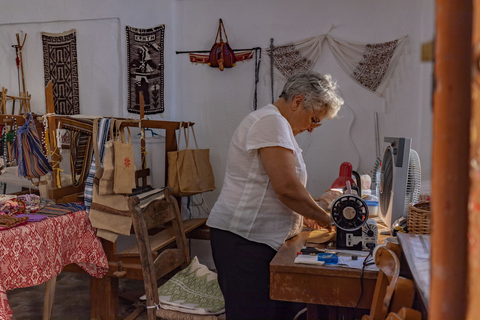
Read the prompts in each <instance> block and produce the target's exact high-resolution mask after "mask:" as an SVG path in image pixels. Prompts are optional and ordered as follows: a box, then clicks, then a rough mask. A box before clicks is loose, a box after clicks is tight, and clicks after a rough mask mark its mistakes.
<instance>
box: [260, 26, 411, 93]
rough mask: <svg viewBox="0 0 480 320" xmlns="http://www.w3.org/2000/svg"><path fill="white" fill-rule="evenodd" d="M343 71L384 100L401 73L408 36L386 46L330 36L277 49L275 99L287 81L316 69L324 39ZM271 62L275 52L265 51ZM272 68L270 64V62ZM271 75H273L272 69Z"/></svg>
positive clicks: (274, 61) (274, 59) (385, 43)
mask: <svg viewBox="0 0 480 320" xmlns="http://www.w3.org/2000/svg"><path fill="white" fill-rule="evenodd" d="M325 39H327V42H326V43H327V44H328V47H329V48H330V50H331V52H332V54H333V55H334V57H335V59H336V60H337V62H338V64H339V65H340V67H342V69H343V70H344V71H345V72H346V73H347V74H348V75H349V76H350V77H351V78H352V79H353V80H354V81H356V82H357V83H358V84H360V85H362V86H363V87H364V88H366V89H368V90H370V91H372V92H374V93H376V94H377V95H379V96H381V97H384V94H385V91H386V89H387V88H388V87H389V84H390V82H391V79H392V78H394V77H395V76H396V74H397V72H396V70H397V69H399V68H400V67H399V62H400V60H401V59H400V58H401V57H402V56H403V55H404V53H405V47H406V43H407V40H408V36H405V37H403V38H399V39H395V40H392V41H387V42H382V43H365V44H362V43H354V42H348V41H344V40H341V39H338V38H336V37H333V36H332V35H330V34H323V35H320V36H316V37H311V38H307V39H303V40H300V41H297V42H292V43H288V44H285V45H280V46H275V47H274V50H273V65H274V70H273V75H274V90H273V91H274V93H273V95H274V96H278V95H279V94H280V91H281V89H282V88H283V85H284V84H285V82H286V80H287V78H288V77H289V76H291V75H292V74H294V73H296V72H303V71H308V70H312V68H313V67H314V65H315V63H316V62H317V60H318V58H319V57H320V54H321V51H322V49H321V47H322V43H323V40H325ZM264 52H265V53H264V58H266V60H267V61H270V59H271V55H272V54H271V50H270V48H266V49H265V50H264ZM267 65H269V66H270V63H267ZM268 72H271V71H270V70H268Z"/></svg>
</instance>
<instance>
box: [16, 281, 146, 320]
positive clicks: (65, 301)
mask: <svg viewBox="0 0 480 320" xmlns="http://www.w3.org/2000/svg"><path fill="white" fill-rule="evenodd" d="M44 290H45V284H41V285H38V286H35V287H30V288H21V289H15V290H12V291H8V292H7V295H8V301H9V303H10V307H11V308H12V310H13V319H14V320H41V319H42V313H43V297H44ZM119 291H120V292H126V293H128V294H131V295H133V296H138V297H139V296H141V295H142V294H143V293H144V290H143V282H141V281H134V280H123V279H120V281H119ZM134 309H135V308H134V307H133V306H132V304H131V303H130V302H127V301H126V300H124V299H119V316H120V319H123V318H124V317H126V316H127V315H128V314H129V313H131V312H132V311H133V310H134ZM52 319H53V320H88V319H90V279H89V276H88V275H87V274H77V273H70V272H64V273H61V274H60V275H59V276H58V277H57V285H56V290H55V300H54V304H53V312H52ZM137 319H138V320H145V319H147V314H146V312H143V313H142V314H141V315H140V316H139V317H138V318H137Z"/></svg>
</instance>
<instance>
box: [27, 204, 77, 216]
mask: <svg viewBox="0 0 480 320" xmlns="http://www.w3.org/2000/svg"><path fill="white" fill-rule="evenodd" d="M82 210H85V205H84V204H83V203H82V202H70V203H65V204H55V205H52V206H48V207H45V208H43V209H41V210H38V211H37V212H35V214H41V215H46V216H61V215H64V214H68V213H73V212H77V211H82Z"/></svg>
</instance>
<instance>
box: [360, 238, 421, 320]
mask: <svg viewBox="0 0 480 320" xmlns="http://www.w3.org/2000/svg"><path fill="white" fill-rule="evenodd" d="M399 253H400V248H399V247H398V245H394V244H391V243H389V244H387V247H379V248H378V249H377V250H376V253H375V264H376V265H377V267H378V269H379V273H378V278H377V284H376V286H375V292H374V294H373V300H372V307H371V309H370V315H369V316H364V317H362V320H372V319H373V320H384V319H385V318H386V317H387V314H388V312H390V311H393V312H398V311H399V310H400V309H401V308H403V307H407V308H410V307H411V306H412V304H413V299H414V297H415V289H414V285H413V281H411V280H409V279H406V278H403V277H400V260H399V257H398V255H399Z"/></svg>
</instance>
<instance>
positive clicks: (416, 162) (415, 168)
mask: <svg viewBox="0 0 480 320" xmlns="http://www.w3.org/2000/svg"><path fill="white" fill-rule="evenodd" d="M421 173H422V171H421V167H420V157H419V156H418V153H417V152H416V151H415V150H413V149H411V150H410V161H409V163H408V178H407V192H406V193H405V208H404V215H406V214H407V213H408V204H409V203H416V202H418V198H419V197H420V185H421V183H422V174H421Z"/></svg>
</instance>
